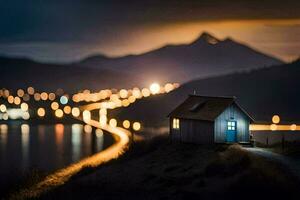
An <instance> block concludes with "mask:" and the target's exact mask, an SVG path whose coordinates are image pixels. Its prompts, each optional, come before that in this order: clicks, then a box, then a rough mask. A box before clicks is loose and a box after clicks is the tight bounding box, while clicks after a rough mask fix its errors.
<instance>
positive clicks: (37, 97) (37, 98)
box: [33, 93, 41, 101]
mask: <svg viewBox="0 0 300 200" xmlns="http://www.w3.org/2000/svg"><path fill="white" fill-rule="evenodd" d="M33 97H34V100H36V101H39V100H41V95H40V93H34V96H33Z"/></svg>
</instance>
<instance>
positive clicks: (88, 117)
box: [82, 110, 91, 123]
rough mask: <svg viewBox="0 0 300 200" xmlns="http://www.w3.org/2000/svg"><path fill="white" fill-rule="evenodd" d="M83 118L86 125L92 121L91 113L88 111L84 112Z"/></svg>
mask: <svg viewBox="0 0 300 200" xmlns="http://www.w3.org/2000/svg"><path fill="white" fill-rule="evenodd" d="M82 117H83V121H84V122H85V123H89V122H90V121H91V112H90V111H88V110H85V111H83V113H82Z"/></svg>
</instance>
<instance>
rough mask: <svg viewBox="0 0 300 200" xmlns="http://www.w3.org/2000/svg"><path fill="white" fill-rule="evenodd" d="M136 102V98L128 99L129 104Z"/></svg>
mask: <svg viewBox="0 0 300 200" xmlns="http://www.w3.org/2000/svg"><path fill="white" fill-rule="evenodd" d="M135 100H136V98H135V96H130V97H129V98H128V101H129V103H134V102H135Z"/></svg>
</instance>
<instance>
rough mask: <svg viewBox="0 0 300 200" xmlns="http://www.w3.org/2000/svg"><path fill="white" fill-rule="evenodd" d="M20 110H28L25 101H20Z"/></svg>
mask: <svg viewBox="0 0 300 200" xmlns="http://www.w3.org/2000/svg"><path fill="white" fill-rule="evenodd" d="M21 110H22V111H27V110H28V104H27V103H21Z"/></svg>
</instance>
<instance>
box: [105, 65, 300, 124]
mask: <svg viewBox="0 0 300 200" xmlns="http://www.w3.org/2000/svg"><path fill="white" fill-rule="evenodd" d="M299 88H300V60H298V61H295V62H293V63H290V64H284V65H280V66H273V67H268V68H264V69H256V70H252V71H250V72H243V73H234V74H230V75H223V76H218V77H213V78H206V79H198V80H194V81H191V82H188V83H186V84H184V85H182V86H181V87H180V88H178V89H177V90H175V91H173V92H171V93H169V94H166V95H158V96H152V97H150V98H148V99H142V100H140V101H138V102H136V103H135V104H133V105H132V106H130V107H128V108H124V109H119V110H116V111H114V112H111V113H110V116H113V117H117V118H119V119H125V118H126V119H131V120H139V121H142V122H143V123H145V126H152V125H165V124H167V122H168V121H167V117H166V116H167V115H168V114H169V113H170V112H171V111H172V109H174V108H175V107H176V106H177V105H179V104H180V103H181V102H182V101H183V100H184V99H185V98H187V96H188V95H189V94H193V93H194V92H196V94H198V95H210V96H236V97H237V101H238V103H239V104H240V105H241V106H242V107H243V108H244V109H245V110H247V111H248V112H249V113H250V115H251V116H252V117H253V118H254V119H255V120H256V121H257V122H266V121H267V122H269V123H270V122H271V118H272V116H273V115H274V114H278V115H280V116H281V119H282V121H283V122H284V121H286V122H295V123H299V122H300V118H299V113H300V103H299V102H300V93H299V92H298V91H299Z"/></svg>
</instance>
